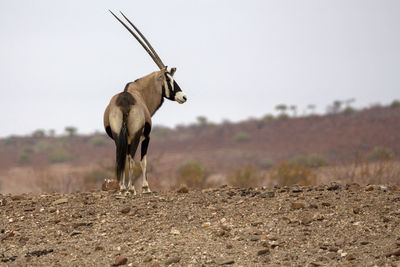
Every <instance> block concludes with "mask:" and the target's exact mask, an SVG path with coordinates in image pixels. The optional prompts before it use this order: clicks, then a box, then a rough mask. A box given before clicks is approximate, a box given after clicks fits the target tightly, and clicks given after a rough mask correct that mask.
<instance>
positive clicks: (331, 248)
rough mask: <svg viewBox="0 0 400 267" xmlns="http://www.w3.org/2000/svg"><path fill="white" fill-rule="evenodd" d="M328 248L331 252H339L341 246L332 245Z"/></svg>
mask: <svg viewBox="0 0 400 267" xmlns="http://www.w3.org/2000/svg"><path fill="white" fill-rule="evenodd" d="M328 250H329V251H330V252H338V250H339V248H337V247H330V248H329V249H328Z"/></svg>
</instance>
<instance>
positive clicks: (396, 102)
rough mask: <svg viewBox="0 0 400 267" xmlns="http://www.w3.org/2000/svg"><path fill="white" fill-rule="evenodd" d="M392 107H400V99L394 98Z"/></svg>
mask: <svg viewBox="0 0 400 267" xmlns="http://www.w3.org/2000/svg"><path fill="white" fill-rule="evenodd" d="M390 107H391V108H397V107H400V101H399V100H393V102H392V103H391V104H390Z"/></svg>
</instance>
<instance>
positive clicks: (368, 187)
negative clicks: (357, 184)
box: [365, 185, 374, 191]
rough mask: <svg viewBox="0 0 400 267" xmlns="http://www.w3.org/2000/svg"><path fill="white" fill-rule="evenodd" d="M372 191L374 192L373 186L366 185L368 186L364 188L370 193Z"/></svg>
mask: <svg viewBox="0 0 400 267" xmlns="http://www.w3.org/2000/svg"><path fill="white" fill-rule="evenodd" d="M372 190H374V186H373V185H368V186H367V187H366V188H365V191H372Z"/></svg>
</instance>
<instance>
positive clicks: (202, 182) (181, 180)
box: [176, 161, 207, 188]
mask: <svg viewBox="0 0 400 267" xmlns="http://www.w3.org/2000/svg"><path fill="white" fill-rule="evenodd" d="M206 178H207V170H206V169H205V167H204V166H203V165H202V164H201V163H198V162H194V161H188V162H186V163H184V164H182V165H181V166H180V167H179V169H178V177H177V178H176V184H177V185H178V186H179V185H181V184H185V185H187V186H189V187H192V188H204V187H206Z"/></svg>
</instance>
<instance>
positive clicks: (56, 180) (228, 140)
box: [0, 106, 400, 193]
mask: <svg viewBox="0 0 400 267" xmlns="http://www.w3.org/2000/svg"><path fill="white" fill-rule="evenodd" d="M376 148H384V149H386V150H387V151H386V150H385V151H386V154H388V153H389V154H390V155H386V156H385V155H384V157H383V158H382V159H383V161H382V160H377V157H376V156H375V161H368V160H366V157H367V156H368V155H369V154H371V153H372V152H373V150H374V149H376ZM388 151H389V152H388ZM399 152H400V107H399V106H395V107H375V108H369V109H364V110H361V111H354V112H351V113H345V112H339V113H337V114H329V115H324V116H319V115H318V116H317V115H311V116H305V117H294V118H286V119H285V118H284V119H279V118H273V119H271V118H268V117H266V118H264V119H249V120H247V121H244V122H241V123H229V122H224V123H222V124H219V125H216V124H213V123H209V122H207V121H206V120H199V122H198V123H194V124H192V125H188V126H180V127H177V128H176V129H169V128H163V127H154V129H153V133H152V139H151V143H150V148H149V156H148V164H149V168H148V169H149V183H150V186H151V187H152V188H154V189H157V190H161V189H169V188H174V187H175V186H176V184H177V183H178V185H179V181H177V177H178V176H179V175H180V169H181V168H182V166H183V165H184V164H185V163H187V162H194V163H196V164H197V167H198V168H201V169H203V173H202V177H201V179H202V180H204V181H205V182H204V184H203V185H200V187H203V188H204V187H207V186H208V185H214V186H215V185H221V184H226V183H228V184H232V183H231V182H230V181H229V179H230V178H229V177H230V176H232V175H235V174H234V173H235V171H236V172H240V171H242V170H243V169H244V168H246V167H251V168H252V173H257V175H259V176H261V178H260V179H259V180H260V181H259V182H257V183H255V184H251V183H250V184H249V186H252V185H253V186H254V185H258V186H263V185H274V184H279V183H280V182H279V179H278V180H276V179H273V177H274V175H273V172H275V171H276V170H277V168H278V167H279V164H280V163H281V162H284V161H290V160H292V159H293V158H296V157H299V156H304V155H306V156H307V155H317V156H318V157H319V158H320V159H322V161H324V162H325V163H324V164H322V165H321V164H320V165H321V166H320V165H318V166H317V167H318V168H312V170H311V171H312V173H313V175H314V176H316V178H315V179H312V180H313V181H314V182H313V183H328V182H330V181H336V180H341V181H343V182H349V181H356V182H359V183H362V184H367V183H397V182H398V175H399V174H400V164H398V159H399V154H400V153H399ZM114 154H115V146H114V143H113V142H112V140H110V139H109V138H108V137H106V136H105V135H104V134H96V135H91V136H80V135H72V136H55V137H54V136H53V137H51V136H47V135H44V133H43V132H42V133H40V131H39V134H38V133H36V134H35V133H34V134H33V135H32V136H28V137H13V136H11V137H8V138H6V139H3V140H2V141H0V192H3V193H23V192H37V193H39V192H52V191H56V192H62V193H67V192H75V191H82V190H93V189H98V188H99V186H100V184H101V182H102V181H103V180H104V178H112V177H114V170H113V169H114ZM378 157H379V155H378ZM387 159H389V160H387ZM265 162H267V163H268V164H267V165H268V166H265V165H266V164H265ZM314 167H315V166H314ZM139 173H140V172H139ZM275 176H276V175H275ZM181 180H182V179H181ZM181 180H180V181H181ZM183 180H184V179H183ZM298 182H301V181H298ZM307 183H309V182H307ZM307 183H306V184H307Z"/></svg>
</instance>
